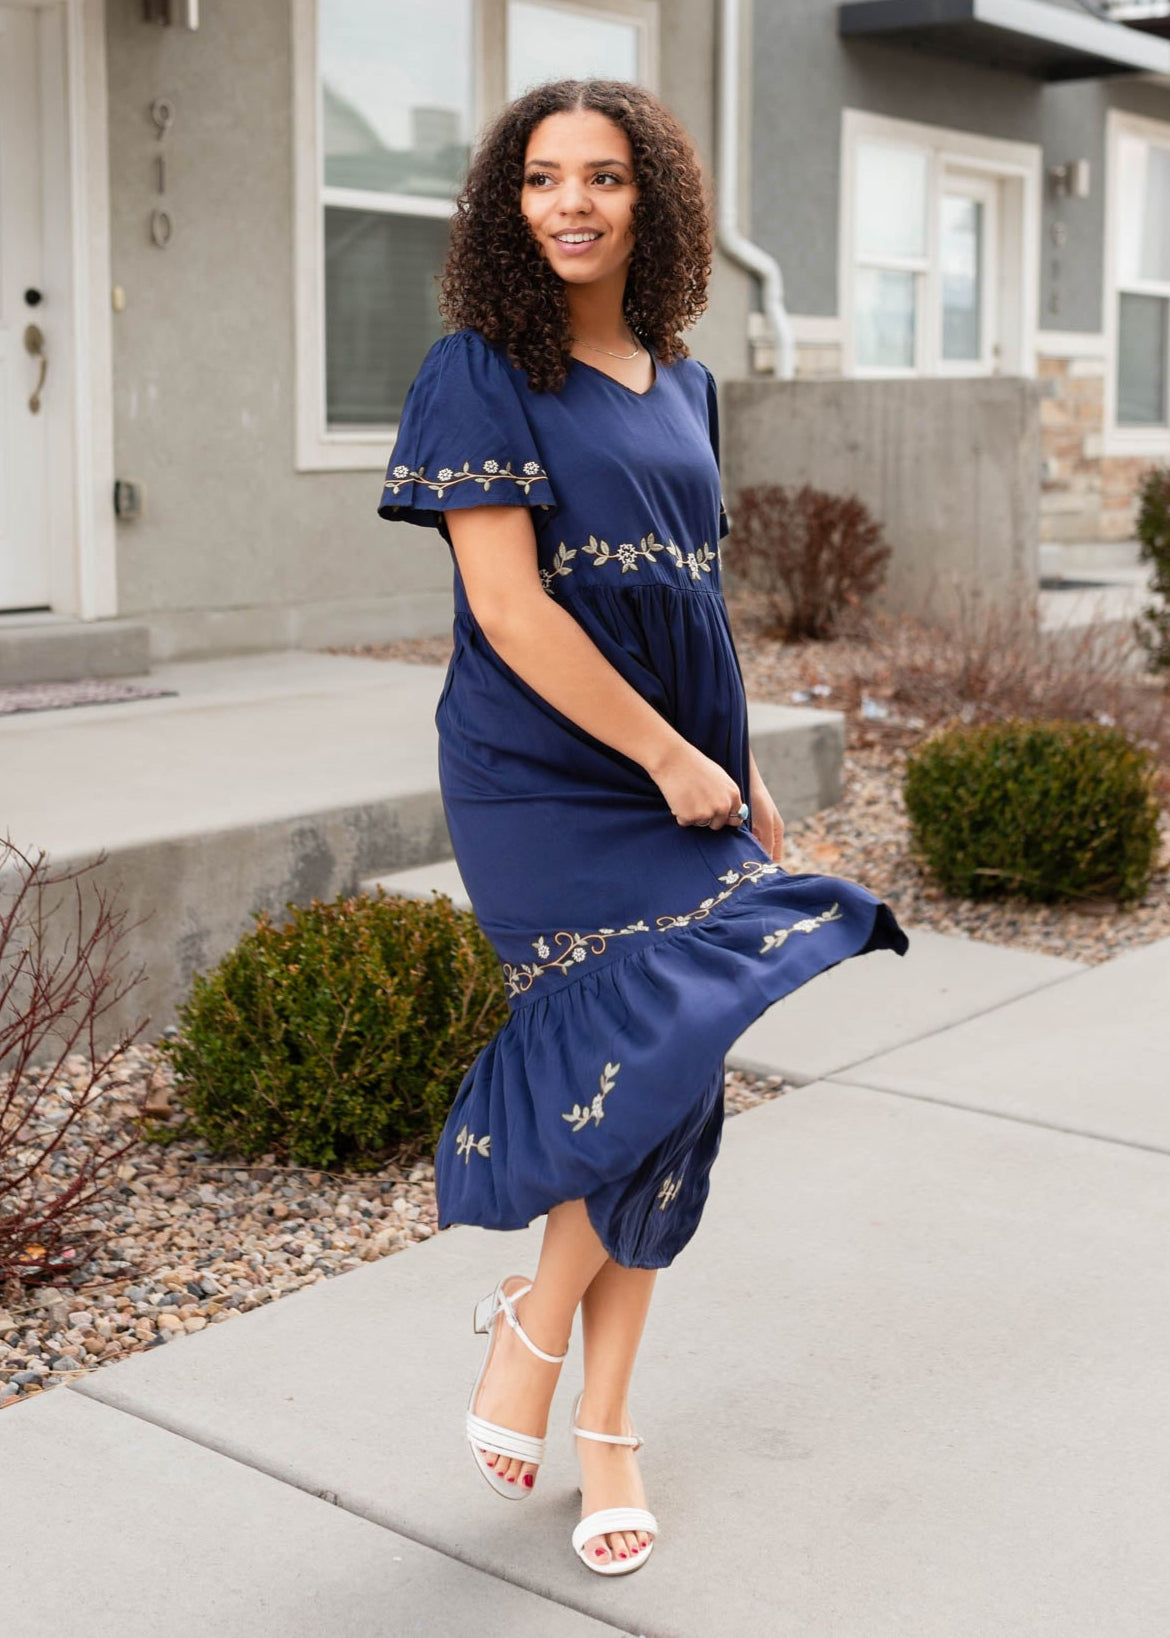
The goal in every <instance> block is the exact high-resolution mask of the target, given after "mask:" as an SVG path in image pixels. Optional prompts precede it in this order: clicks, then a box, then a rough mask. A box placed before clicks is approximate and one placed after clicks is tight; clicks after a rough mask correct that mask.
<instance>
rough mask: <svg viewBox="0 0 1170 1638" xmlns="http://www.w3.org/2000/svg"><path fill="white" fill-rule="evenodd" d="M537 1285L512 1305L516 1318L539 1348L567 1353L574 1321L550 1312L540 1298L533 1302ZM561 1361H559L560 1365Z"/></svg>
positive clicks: (553, 1352) (548, 1351) (556, 1352)
mask: <svg viewBox="0 0 1170 1638" xmlns="http://www.w3.org/2000/svg"><path fill="white" fill-rule="evenodd" d="M534 1293H535V1287H533V1288H532V1289H530V1290H528V1291H526V1292H525V1293H524V1295H523V1296H522V1297H517V1298H516V1299H515V1300H514V1301H513V1303H512V1307H513V1309H514V1310H515V1313H516V1318H517V1319H518V1320H519V1321H520V1323H521V1325H522V1326H523V1327H524V1329H525V1331H526V1332H527V1334H528V1336H529V1337H530V1338H531V1339H532V1341H533V1342H535V1344H536V1346H537V1347H538V1348H542V1349H543V1350H544V1352H545V1353H546V1354H565V1353H567V1352H568V1350H569V1337H570V1334H571V1333H572V1329H573V1322H572V1319H571V1318H570V1319H569V1322H568V1324H566V1323H565V1321H564V1318H563V1316H561V1315H558V1314H557V1313H555V1312H554V1313H552V1314H549V1313H547V1312H545V1310H544V1309H543V1307H542V1306H541V1303H540V1300H539V1298H538V1299H537V1301H536V1302H535V1303H533V1301H532V1298H533V1295H534ZM559 1363H560V1361H558V1365H559Z"/></svg>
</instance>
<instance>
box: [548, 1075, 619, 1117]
mask: <svg viewBox="0 0 1170 1638" xmlns="http://www.w3.org/2000/svg"><path fill="white" fill-rule="evenodd" d="M621 1067H622V1066H621V1064H620V1063H617V1064H608V1063H607V1064H606V1066H605V1068H604V1069H603V1070H602V1072H601V1074H600V1075H599V1077H598V1081H599V1083H600V1086H601V1091H600V1092H597V1093H595V1094H594V1097H593V1102H592V1103H575V1104H574V1105H573V1107H572V1108H571V1109H570V1110H569V1111H568V1112H567V1113H566V1114H563V1115H562V1116H561V1119H562V1120H567V1121H571V1122H572V1123H573V1130H574V1132H581V1131H584V1129H585V1127H586V1126H588V1124H589V1122H590V1121H592V1122H593V1124H594V1125H595V1126H600V1125H601V1122H602V1119H603V1117H604V1115H605V1100H606V1098H607V1097H608V1096H609V1094H610V1093H611V1092H612V1091H613V1087H614V1081H615V1080H616V1079H617V1072H618V1070H619V1069H620V1068H621Z"/></svg>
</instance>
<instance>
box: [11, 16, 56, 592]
mask: <svg viewBox="0 0 1170 1638" xmlns="http://www.w3.org/2000/svg"><path fill="white" fill-rule="evenodd" d="M37 27H38V15H37V12H36V10H35V9H29V8H25V7H13V6H0V613H4V612H6V611H11V610H14V609H37V608H47V607H48V606H49V602H50V580H51V562H50V550H49V487H48V486H49V472H48V435H47V416H46V413H45V410H46V404H47V402H48V400H49V395H50V394H51V393H53V392H54V390H55V389H56V388H58V387H59V386H60V385H61V384H62V383H61V382H60V379H59V378H58V379H54V375H53V325H52V318H51V316H50V315H49V314H47V313H46V311H45V308H44V306H43V305H42V304H41V303H39V302H38V296H39V295H40V294H41V293H42V292H43V291H44V288H45V267H44V242H45V233H44V222H43V217H42V191H41V186H42V173H41V152H40V148H41V101H40V68H39V53H38V49H37ZM43 358H47V360H48V368H47V371H46V374H45V379H44V382H43V384H41V373H42V360H43ZM38 387H39V392H38Z"/></svg>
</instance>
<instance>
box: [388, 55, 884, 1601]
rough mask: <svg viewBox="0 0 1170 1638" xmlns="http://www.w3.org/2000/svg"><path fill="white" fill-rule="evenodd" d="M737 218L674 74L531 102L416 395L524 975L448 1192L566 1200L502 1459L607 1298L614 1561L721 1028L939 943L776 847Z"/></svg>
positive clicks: (635, 1494)
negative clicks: (722, 271)
mask: <svg viewBox="0 0 1170 1638" xmlns="http://www.w3.org/2000/svg"><path fill="white" fill-rule="evenodd" d="M710 221H711V211H710V203H709V199H708V196H707V194H706V191H705V188H704V183H703V177H702V173H701V171H700V168H699V165H698V162H697V160H696V158H695V155H694V152H693V150H692V147H691V144H690V142H689V140H688V138H687V136H686V134H685V133H684V131H683V130H682V128H681V127H680V126H679V124H678V123H677V121H676V120H675V119H674V118H673V116H672V115H671V114H670V113H669V112H668V111H667V110H666V108H664V107H663V105H662V104H661V103H659V102H658V101H657V100H656V98H654V97H653V96H651V95H650V94H649V93H648V92H647V91H645V90H643V89H642V88H641V87H639V86H636V85H632V84H625V83H621V82H617V81H605V80H585V81H574V80H566V81H559V82H556V83H552V84H546V85H542V86H538V87H536V88H535V89H533V90H531V91H529V92H527V93H526V94H525V95H524V96H522V97H520V98H519V99H517V100H516V101H514V102H513V103H512V104H510V105H509V107H507V108H506V109H505V110H504V111H503V113H502V114H501V115H500V116H499V117H498V119H497V120H496V121H495V123H494V124H493V125H492V127H491V128H490V130H488V132H487V133H486V135H485V136H484V138H483V139H482V141H481V143H480V145H479V147H478V150H477V152H476V155H475V157H474V160H473V163H472V165H471V169H470V171H469V174H468V177H467V180H466V183H465V186H464V190H463V193H462V195H461V197H460V200H459V202H458V207H457V213H456V216H455V220H454V224H453V236H452V245H451V250H450V254H449V257H448V261H447V264H446V268H445V271H444V276H443V290H442V300H441V304H440V305H441V309H442V312H443V316H444V318H445V319H446V320H447V322H448V323H449V324H452V325H453V326H454V327H455V328H454V329H453V330H452V331H451V333H449V334H447V335H445V336H443V337H442V338H441V340H439V341H437V342H436V343H435V344H434V346H433V347H432V348H431V349H430V351H429V352H428V354H427V355H426V358H425V359H424V361H423V364H422V366H421V368H420V370H419V372H418V375H417V377H416V378H415V380H414V382H413V384H412V386H411V388H410V391H409V393H408V395H407V398H406V402H405V405H404V408H403V413H402V418H401V422H400V426H399V433H398V439H397V442H396V444H395V446H394V451H393V454H392V455H391V458H390V465H389V471H388V473H387V479H386V485H385V490H384V493H383V497H382V504H381V505H380V506H379V508H378V510H379V513H380V515H381V516H382V517H385V518H390V519H407V520H409V521H411V522H413V523H419V524H427V525H431V526H433V527H436V528H438V529H439V531H440V532H441V534H442V535H443V538H444V539H445V540H446V542H447V544H448V547H449V548H450V550H451V552H452V556H453V566H454V592H455V621H454V639H455V651H454V655H453V657H452V660H451V664H450V667H449V670H448V673H447V677H446V680H445V684H444V687H443V691H442V694H441V697H440V700H439V704H438V708H437V710H436V714H435V722H436V725H437V727H438V729H439V771H440V783H441V789H442V794H443V801H444V808H445V812H446V817H447V824H448V828H449V830H450V834H451V840H452V844H453V847H454V850H455V856H456V859H457V861H458V864H459V869H460V873H461V875H462V878H463V881H464V884H465V886H466V888H467V891H468V894H469V896H470V899H471V902H472V905H473V907H474V910H475V914H476V918H477V920H478V922H479V924H480V926H481V927H482V928H483V930H484V932H485V934H486V935H487V937H488V938H489V939H490V940H491V942H492V945H493V947H494V948H495V950H496V952H497V954H498V955H499V957H500V960H501V962H502V965H503V972H504V977H505V979H506V982H507V988H508V996H509V1006H510V1009H511V1010H510V1016H509V1018H508V1021H507V1022H506V1024H505V1025H504V1026H503V1027H502V1028H501V1029H500V1030H499V1031H498V1033H497V1034H496V1036H495V1037H494V1038H493V1039H492V1040H491V1041H490V1042H488V1044H487V1045H486V1047H485V1048H484V1049H483V1051H482V1052H481V1053H480V1054H479V1055H478V1056H477V1058H476V1059H475V1061H474V1062H473V1063H472V1065H471V1066H470V1068H469V1069H468V1071H467V1074H466V1075H465V1077H464V1079H463V1082H462V1084H461V1086H460V1088H459V1091H458V1094H457V1096H456V1099H455V1102H454V1104H453V1106H452V1109H451V1113H450V1117H449V1119H448V1121H447V1124H446V1127H445V1129H444V1131H443V1134H442V1137H441V1140H440V1142H439V1145H438V1148H437V1151H436V1156H435V1171H436V1185H437V1194H438V1211H439V1225H440V1227H441V1228H445V1227H447V1226H448V1225H449V1224H450V1223H454V1222H463V1223H476V1224H479V1225H481V1226H483V1227H489V1228H501V1229H509V1228H522V1227H524V1226H526V1225H527V1224H528V1223H530V1222H531V1221H532V1220H533V1219H534V1218H535V1217H537V1216H539V1215H541V1214H545V1213H547V1221H546V1226H545V1231H544V1239H543V1242H542V1247H541V1253H540V1258H539V1265H538V1268H537V1271H536V1274H535V1276H534V1277H533V1278H532V1279H531V1280H528V1279H525V1278H524V1277H523V1276H520V1275H511V1276H508V1277H506V1278H504V1279H503V1280H501V1281H500V1283H499V1285H498V1286H497V1287H496V1289H495V1291H494V1292H492V1293H490V1294H489V1296H487V1297H485V1298H484V1299H483V1301H482V1302H481V1303H480V1304H479V1305H478V1306H477V1308H476V1314H475V1328H476V1330H477V1331H486V1332H488V1333H489V1341H488V1344H487V1351H486V1354H485V1357H484V1360H483V1364H482V1366H481V1369H480V1373H479V1377H478V1378H477V1380H476V1384H475V1387H474V1388H473V1390H472V1396H471V1403H470V1406H469V1409H468V1417H467V1432H468V1438H469V1440H470V1441H471V1445H472V1452H473V1455H474V1457H475V1460H476V1463H477V1465H478V1466H479V1467H480V1469H481V1471H482V1472H483V1473H484V1475H485V1477H486V1478H487V1479H488V1481H489V1483H491V1484H492V1486H493V1488H494V1489H496V1490H497V1491H499V1492H500V1494H502V1495H505V1496H508V1497H515V1498H516V1499H522V1498H524V1497H526V1496H528V1495H529V1494H530V1493H531V1490H532V1487H533V1484H534V1481H535V1476H536V1473H537V1471H538V1468H539V1464H540V1461H541V1458H542V1456H543V1453H544V1435H545V1432H546V1428H547V1423H548V1413H549V1407H550V1403H551V1400H552V1395H553V1390H554V1388H555V1387H556V1382H557V1377H558V1374H559V1368H560V1362H561V1360H562V1359H563V1358H564V1356H565V1353H566V1350H567V1347H568V1340H569V1335H570V1331H571V1328H572V1322H573V1316H574V1314H575V1313H576V1310H577V1308H578V1306H580V1308H581V1313H582V1331H583V1343H584V1375H585V1387H584V1391H583V1395H582V1396H581V1397H580V1398H579V1401H578V1403H577V1404H576V1405H575V1406H574V1416H573V1432H574V1434H576V1435H577V1445H576V1448H577V1454H578V1457H579V1460H580V1464H581V1472H582V1515H583V1516H582V1519H581V1522H580V1523H579V1524H578V1526H577V1528H576V1530H575V1531H574V1532H573V1538H572V1540H573V1546H574V1548H575V1549H576V1550H577V1552H578V1555H579V1556H580V1557H581V1558H582V1560H583V1562H585V1563H586V1564H587V1565H588V1566H589V1567H590V1568H591V1569H594V1570H597V1571H598V1572H599V1573H602V1574H607V1575H612V1574H624V1573H626V1572H627V1571H629V1570H632V1569H635V1568H637V1567H638V1566H639V1565H640V1564H643V1563H645V1561H646V1559H647V1557H648V1556H649V1552H650V1549H651V1547H652V1545H653V1541H654V1537H655V1535H656V1532H657V1528H658V1527H657V1523H656V1520H655V1519H654V1516H653V1514H652V1513H650V1512H649V1511H648V1509H647V1508H646V1495H645V1491H644V1489H643V1485H642V1480H641V1476H640V1473H639V1469H638V1465H637V1462H636V1459H635V1457H636V1451H637V1448H638V1446H639V1444H640V1442H641V1441H640V1440H639V1439H638V1436H637V1435H636V1434H635V1433H634V1431H633V1428H632V1425H631V1422H630V1417H629V1413H628V1409H627V1396H628V1390H629V1385H630V1378H631V1374H632V1371H633V1365H634V1358H635V1354H636V1351H637V1347H638V1342H639V1339H640V1337H641V1334H642V1329H643V1324H644V1321H645V1318H646V1313H647V1308H648V1305H649V1302H650V1296H651V1292H652V1290H653V1286H654V1280H655V1275H656V1271H657V1270H658V1269H659V1268H662V1267H665V1266H666V1265H667V1264H669V1263H670V1262H671V1261H672V1260H673V1258H674V1257H675V1256H676V1255H677V1253H678V1252H679V1251H680V1250H681V1249H682V1247H683V1246H684V1245H685V1244H686V1242H687V1241H688V1240H689V1239H690V1237H691V1235H692V1234H693V1233H694V1230H695V1228H696V1226H697V1224H698V1221H699V1217H700V1214H701V1212H702V1208H703V1204H704V1201H705V1199H706V1196H707V1188H708V1174H709V1171H710V1167H711V1164H712V1162H713V1160H714V1158H715V1155H716V1153H717V1151H718V1148H719V1139H720V1131H721V1123H722V1119H723V1060H724V1055H725V1053H726V1052H727V1050H728V1049H729V1047H730V1046H731V1045H732V1044H733V1042H734V1041H735V1040H736V1038H737V1037H738V1036H739V1035H740V1034H741V1033H742V1032H743V1030H744V1029H745V1028H746V1027H747V1025H748V1024H749V1023H751V1021H752V1020H753V1019H754V1018H756V1017H757V1016H758V1015H759V1014H760V1013H761V1012H763V1011H764V1009H765V1008H766V1007H768V1006H770V1005H771V1004H772V1003H773V1002H774V1001H776V1000H778V999H779V998H780V997H781V996H783V995H786V994H788V993H789V992H790V991H791V990H793V989H795V988H796V987H797V986H798V985H800V984H802V983H804V982H805V981H806V980H807V979H809V978H812V977H813V976H815V975H816V974H817V973H819V972H822V971H824V970H825V969H826V968H828V967H831V966H833V965H835V964H836V963H837V962H839V961H842V960H844V959H846V958H848V957H851V956H854V955H857V954H860V953H862V952H864V951H866V950H871V949H877V948H891V949H894V950H896V951H898V953H899V954H901V953H903V952H904V951H905V949H906V947H907V939H906V935H905V933H904V932H903V931H902V929H901V928H900V927H899V926H898V924H897V922H896V921H895V919H894V917H893V915H892V914H891V912H890V911H889V909H888V908H887V906H885V905H884V904H881V903H880V902H879V901H878V900H877V899H876V898H874V897H873V896H872V895H870V894H869V893H868V892H867V891H866V890H865V889H864V888H862V887H860V886H858V885H857V884H855V883H852V882H846V881H842V880H838V879H834V878H829V877H822V876H791V875H788V874H787V873H786V872H785V871H784V870H783V869H782V868H781V865H780V862H779V861H780V855H781V847H782V842H783V833H784V826H783V822H782V820H781V818H780V815H779V813H778V812H777V810H776V807H775V804H774V803H773V801H772V799H771V797H770V796H769V794H768V791H767V789H766V788H765V786H764V783H763V780H762V779H761V778H760V774H759V770H758V769H757V767H756V764H755V760H754V758H753V756H752V754H751V750H750V747H749V744H748V734H747V714H746V707H745V702H744V693H743V679H742V675H741V673H740V669H739V662H738V658H737V656H736V653H735V648H734V644H733V641H732V636H731V631H730V626H729V624H728V618H727V610H726V606H725V604H724V601H723V593H722V590H721V582H720V563H719V546H718V542H719V540H720V539H721V538H722V537H723V536H724V535H725V534H726V533H727V532H728V522H727V516H726V513H725V511H724V508H723V503H722V497H721V494H720V480H719V468H718V422H717V405H716V393H715V383H714V380H713V378H712V376H711V374H710V372H709V371H708V369H707V368H706V366H705V365H703V364H701V363H699V362H698V361H697V360H696V359H694V358H692V357H691V356H690V353H689V351H688V349H687V347H686V345H685V344H684V343H683V341H682V340H681V334H680V333H681V331H682V330H683V329H684V328H686V327H687V326H688V325H690V324H691V323H693V322H694V320H695V319H696V318H697V317H698V315H699V314H700V313H701V312H702V311H703V309H704V307H705V306H706V286H707V279H708V276H709V273H710V266H711V228H710ZM745 794H746V800H744V797H745ZM749 821H750V829H749V828H748V824H749Z"/></svg>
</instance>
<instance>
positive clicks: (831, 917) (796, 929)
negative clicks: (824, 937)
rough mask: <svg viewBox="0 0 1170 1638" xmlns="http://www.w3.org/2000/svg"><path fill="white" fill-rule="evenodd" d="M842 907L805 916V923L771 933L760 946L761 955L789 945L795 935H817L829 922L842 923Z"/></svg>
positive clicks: (795, 922)
mask: <svg viewBox="0 0 1170 1638" xmlns="http://www.w3.org/2000/svg"><path fill="white" fill-rule="evenodd" d="M841 919H842V917H841V906H840V905H839V904H834V905H831V906H830V907H829V909H828V910H822V911H821V913H820V915H819V916H805V918H804V920H803V921H794V922H793V923H792V926H791V927H777V929H776V931H775V932H774V933H769V934H768V935H767V937H766V938H765V939H764V942H763V943H762V944H761V945H760V951H759V953H760V954H761V955H763V954H764V952H765V950H779V949H780V948H781V946H782V945H784V944H787V942H788V940H789V938H791V936H792V934H793V933H815V932H816V930H817V928H818V927H823V926H824V925H825V923H826V922H827V921H840V920H841Z"/></svg>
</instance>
